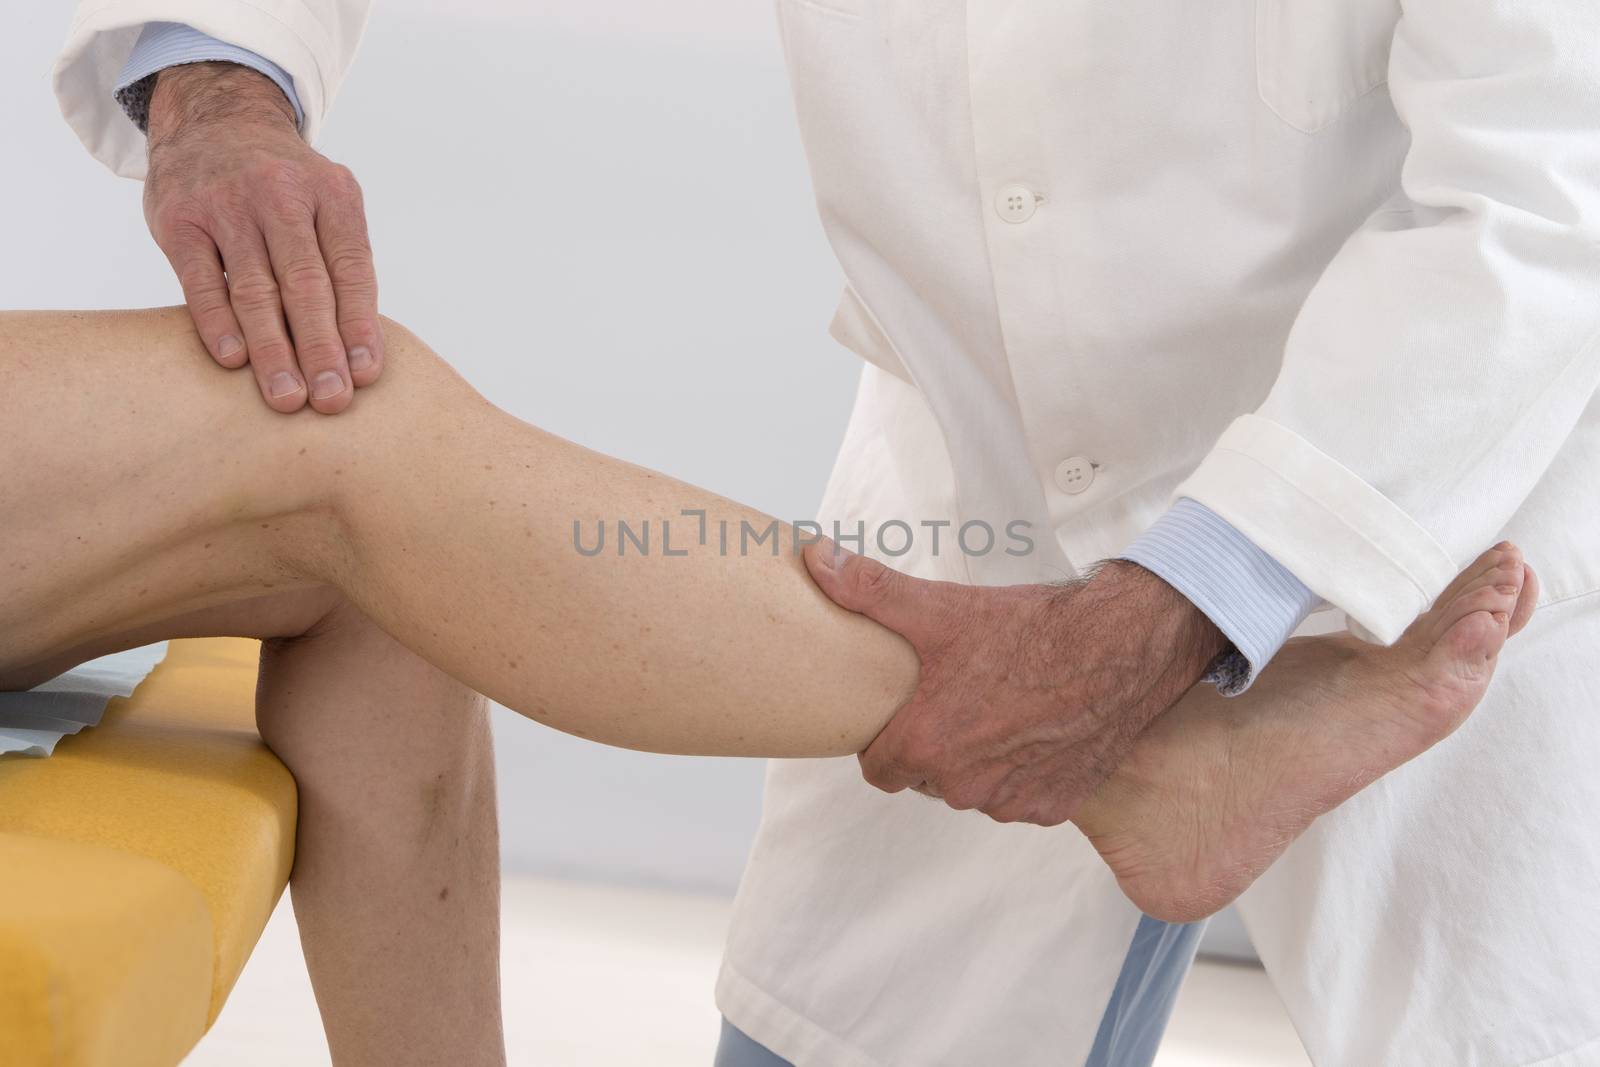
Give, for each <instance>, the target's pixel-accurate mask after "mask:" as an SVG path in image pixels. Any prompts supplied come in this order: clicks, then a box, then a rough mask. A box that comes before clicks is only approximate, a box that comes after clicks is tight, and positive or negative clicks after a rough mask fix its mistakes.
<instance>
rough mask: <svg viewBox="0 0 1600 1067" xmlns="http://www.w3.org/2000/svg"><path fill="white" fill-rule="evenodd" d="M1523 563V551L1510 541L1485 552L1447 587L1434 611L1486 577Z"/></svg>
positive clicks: (1434, 603)
mask: <svg viewBox="0 0 1600 1067" xmlns="http://www.w3.org/2000/svg"><path fill="white" fill-rule="evenodd" d="M1521 562H1522V550H1521V549H1520V548H1518V547H1517V546H1516V545H1514V544H1512V543H1511V542H1510V541H1501V542H1500V543H1499V544H1498V545H1495V546H1494V547H1493V548H1491V549H1489V550H1488V551H1487V552H1484V553H1483V554H1482V555H1480V556H1479V557H1478V558H1477V559H1475V560H1473V561H1472V562H1471V563H1469V564H1467V565H1466V566H1465V567H1463V568H1462V570H1461V573H1460V574H1458V575H1456V576H1455V579H1454V580H1452V581H1451V583H1450V584H1449V585H1447V586H1445V589H1444V592H1442V593H1440V594H1439V596H1438V598H1437V599H1435V600H1434V602H1433V608H1432V610H1434V611H1438V610H1439V609H1440V608H1443V607H1444V606H1446V605H1447V604H1449V603H1450V602H1451V601H1452V600H1454V599H1455V598H1456V597H1457V596H1458V595H1459V594H1460V593H1461V592H1462V591H1464V590H1465V589H1467V588H1468V587H1469V586H1472V585H1475V584H1478V583H1481V582H1482V580H1483V579H1484V577H1485V576H1486V575H1489V574H1492V573H1494V572H1495V571H1496V570H1498V569H1500V568H1502V567H1505V568H1510V567H1512V566H1515V565H1517V564H1520V563H1521Z"/></svg>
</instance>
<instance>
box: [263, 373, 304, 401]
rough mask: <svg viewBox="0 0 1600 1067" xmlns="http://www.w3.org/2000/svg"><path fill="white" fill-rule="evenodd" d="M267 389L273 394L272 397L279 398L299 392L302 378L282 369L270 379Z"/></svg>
mask: <svg viewBox="0 0 1600 1067" xmlns="http://www.w3.org/2000/svg"><path fill="white" fill-rule="evenodd" d="M267 390H268V392H270V393H271V394H272V399H274V400H277V399H279V398H280V397H285V396H289V395H291V394H293V393H297V392H299V391H300V379H299V378H296V377H295V376H294V375H292V374H290V373H289V372H288V371H286V370H281V371H279V372H278V373H277V374H274V375H273V376H272V377H271V378H270V379H268V381H267Z"/></svg>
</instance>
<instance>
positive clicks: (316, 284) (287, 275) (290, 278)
mask: <svg viewBox="0 0 1600 1067" xmlns="http://www.w3.org/2000/svg"><path fill="white" fill-rule="evenodd" d="M278 276H279V278H280V280H281V281H282V282H283V288H284V290H285V291H287V292H289V293H291V294H293V295H294V296H295V298H296V299H297V300H300V301H302V302H303V301H304V300H306V299H307V298H308V297H316V296H318V295H320V294H323V293H326V292H327V291H328V271H327V268H326V267H325V266H324V265H323V262H322V260H321V259H316V258H312V257H309V256H308V257H304V258H298V259H293V260H290V261H288V262H286V263H284V264H282V265H280V266H279V267H278Z"/></svg>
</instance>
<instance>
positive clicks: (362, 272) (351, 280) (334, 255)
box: [328, 244, 374, 291]
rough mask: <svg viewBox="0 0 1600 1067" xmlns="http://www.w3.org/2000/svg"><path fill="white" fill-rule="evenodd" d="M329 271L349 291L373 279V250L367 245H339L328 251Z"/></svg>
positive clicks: (368, 283) (367, 283) (369, 282)
mask: <svg viewBox="0 0 1600 1067" xmlns="http://www.w3.org/2000/svg"><path fill="white" fill-rule="evenodd" d="M328 271H329V273H331V274H332V275H333V276H334V277H335V278H336V279H338V282H339V285H340V287H341V288H343V289H345V290H346V291H349V290H351V289H354V288H358V287H362V286H367V285H370V284H371V283H372V281H373V277H374V274H373V269H372V250H371V249H370V248H368V247H367V246H366V245H364V244H363V245H354V244H350V245H339V246H336V247H334V248H331V249H329V251H328Z"/></svg>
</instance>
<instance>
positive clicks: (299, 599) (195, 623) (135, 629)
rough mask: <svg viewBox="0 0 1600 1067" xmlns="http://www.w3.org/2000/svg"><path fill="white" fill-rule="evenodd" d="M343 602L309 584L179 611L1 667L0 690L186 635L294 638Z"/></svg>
mask: <svg viewBox="0 0 1600 1067" xmlns="http://www.w3.org/2000/svg"><path fill="white" fill-rule="evenodd" d="M344 603H345V601H344V598H343V597H342V596H341V595H340V594H339V593H338V592H337V591H336V590H334V589H330V588H326V587H318V586H309V587H305V588H300V589H295V590H291V591H289V592H284V593H273V594H269V595H266V596H257V597H251V598H249V599H245V600H240V601H237V602H234V603H230V604H222V605H217V606H214V607H208V608H202V609H200V610H198V611H188V612H183V613H180V614H177V615H173V616H171V617H170V618H163V619H158V620H156V621H153V622H147V623H141V624H139V625H137V626H132V627H128V628H126V629H122V630H118V631H115V632H113V633H109V634H105V635H102V636H99V637H96V638H94V639H92V640H89V641H85V642H83V643H80V644H77V645H74V646H72V647H71V648H68V649H65V650H63V651H61V652H57V653H53V654H51V655H49V656H46V657H43V658H41V659H37V660H34V661H33V662H30V663H19V664H13V665H11V666H3V665H0V692H3V691H7V690H19V689H29V688H32V687H33V686H36V685H38V684H39V683H41V682H45V681H48V680H49V679H51V678H54V677H55V676H56V675H58V674H62V673H64V672H66V671H69V670H71V669H72V668H73V667H76V666H77V665H78V664H80V663H85V662H87V661H89V660H91V659H96V658H97V657H100V656H108V655H110V654H111V653H113V652H121V651H123V650H125V649H129V648H138V647H140V646H142V645H149V644H154V643H155V642H157V641H171V640H176V639H179V638H185V637H249V638H255V639H258V640H268V639H273V638H283V637H295V636H298V635H301V634H305V633H309V632H310V631H311V629H312V628H313V627H314V626H316V625H317V623H318V622H319V621H321V620H323V619H326V618H328V617H329V616H330V615H332V614H333V613H334V612H335V610H336V609H338V608H339V607H340V606H341V605H342V604H344Z"/></svg>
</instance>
